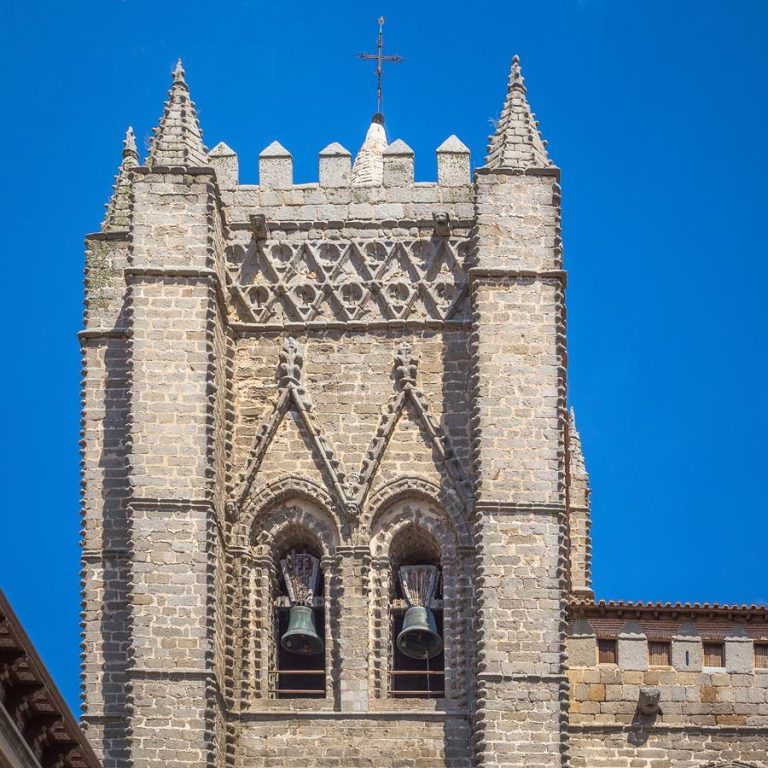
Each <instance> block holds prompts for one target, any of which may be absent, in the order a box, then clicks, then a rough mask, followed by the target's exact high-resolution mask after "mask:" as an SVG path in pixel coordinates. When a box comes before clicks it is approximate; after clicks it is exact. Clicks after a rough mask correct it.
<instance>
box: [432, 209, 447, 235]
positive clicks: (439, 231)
mask: <svg viewBox="0 0 768 768" xmlns="http://www.w3.org/2000/svg"><path fill="white" fill-rule="evenodd" d="M432 220H433V221H434V223H435V234H436V235H437V236H438V237H449V236H450V234H451V215H450V214H449V213H448V211H438V212H436V213H433V214H432Z"/></svg>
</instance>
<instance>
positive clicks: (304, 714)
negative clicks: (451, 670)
mask: <svg viewBox="0 0 768 768" xmlns="http://www.w3.org/2000/svg"><path fill="white" fill-rule="evenodd" d="M470 717H472V713H471V712H470V711H469V710H444V709H436V710H422V709H392V710H375V711H370V710H369V711H368V712H341V711H339V710H330V709H317V710H310V709H294V710H289V709H284V710H281V709H272V710H266V709H265V710H263V711H260V712H254V711H250V712H231V711H227V720H236V721H240V722H255V721H259V720H292V719H302V720H403V719H412V720H445V719H447V718H451V719H454V718H455V719H458V720H464V719H467V718H470Z"/></svg>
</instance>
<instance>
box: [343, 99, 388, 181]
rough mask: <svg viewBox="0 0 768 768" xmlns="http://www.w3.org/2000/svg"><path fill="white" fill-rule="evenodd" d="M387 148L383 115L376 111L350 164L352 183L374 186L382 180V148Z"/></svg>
mask: <svg viewBox="0 0 768 768" xmlns="http://www.w3.org/2000/svg"><path fill="white" fill-rule="evenodd" d="M386 148H387V133H386V131H385V130H384V116H383V115H382V114H381V113H380V112H377V113H376V114H375V115H374V116H373V117H372V118H371V125H370V127H369V128H368V132H367V133H366V134H365V141H364V142H363V146H362V147H360V151H359V152H358V153H357V157H356V158H355V164H354V165H353V166H352V185H353V186H355V187H374V186H378V185H379V184H382V183H383V180H384V150H385V149H386Z"/></svg>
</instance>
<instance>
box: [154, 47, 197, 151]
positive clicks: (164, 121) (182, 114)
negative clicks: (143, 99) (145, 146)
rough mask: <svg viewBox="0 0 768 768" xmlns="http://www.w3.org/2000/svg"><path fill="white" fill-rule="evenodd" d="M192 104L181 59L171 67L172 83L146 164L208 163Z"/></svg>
mask: <svg viewBox="0 0 768 768" xmlns="http://www.w3.org/2000/svg"><path fill="white" fill-rule="evenodd" d="M208 164H209V163H208V158H207V156H206V153H205V147H204V146H203V137H202V134H201V133H200V124H199V123H198V121H197V112H196V111H195V105H194V103H193V102H192V100H191V99H190V97H189V88H188V87H187V81H186V80H185V79H184V68H183V67H182V66H181V59H179V61H178V63H177V64H176V68H175V69H174V70H173V83H172V84H171V90H170V91H169V92H168V98H167V99H166V102H165V110H164V111H163V116H162V117H161V118H160V124H159V125H158V126H157V128H155V131H154V136H153V137H152V141H151V143H150V145H149V156H148V157H147V165H148V166H153V165H166V166H167V165H184V166H189V165H193V166H204V165H208Z"/></svg>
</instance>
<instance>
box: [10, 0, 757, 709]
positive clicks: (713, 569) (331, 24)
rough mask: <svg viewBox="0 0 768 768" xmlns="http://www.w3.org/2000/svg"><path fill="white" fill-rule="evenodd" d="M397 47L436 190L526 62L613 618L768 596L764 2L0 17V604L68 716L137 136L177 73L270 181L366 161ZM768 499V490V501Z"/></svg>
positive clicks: (602, 583)
mask: <svg viewBox="0 0 768 768" xmlns="http://www.w3.org/2000/svg"><path fill="white" fill-rule="evenodd" d="M380 13H381V14H383V15H384V16H385V17H386V20H387V26H386V43H387V46H388V47H389V48H390V50H391V51H393V52H397V53H400V54H402V55H403V56H404V57H405V58H406V61H405V63H403V64H400V65H398V66H397V67H395V68H391V72H389V73H387V75H386V81H385V113H386V116H387V123H388V129H389V134H390V139H394V138H397V137H400V138H403V139H404V140H405V141H406V142H407V143H408V144H409V145H410V146H412V147H413V148H414V150H415V152H416V174H417V178H418V179H421V180H429V179H434V178H435V159H434V150H435V148H436V147H437V146H438V145H439V144H440V143H441V142H442V141H443V140H444V139H445V138H446V137H447V136H448V135H450V134H451V133H456V134H457V135H458V136H459V137H460V138H461V139H462V140H463V141H464V142H465V143H466V144H467V145H468V146H469V147H470V148H471V150H472V155H473V161H474V162H475V163H476V164H480V163H481V162H482V158H483V153H484V149H485V141H486V138H487V135H488V133H489V131H490V120H491V118H494V117H497V116H498V112H499V110H500V108H501V103H502V99H503V96H504V86H505V81H506V77H507V72H508V69H509V64H510V59H511V57H512V54H513V53H515V52H517V53H519V54H520V56H521V57H522V64H523V71H524V74H525V76H526V80H527V84H528V91H529V96H530V99H531V102H532V104H533V108H534V110H535V111H536V113H537V115H538V117H539V119H540V120H541V127H542V131H543V133H544V136H545V138H547V139H548V140H549V148H550V151H551V155H552V157H553V158H554V160H555V162H556V163H557V164H558V165H559V166H560V167H561V168H562V170H563V208H564V240H565V256H566V264H567V268H568V270H569V274H570V278H569V287H568V310H569V312H568V341H569V361H570V398H571V402H572V403H573V405H574V406H575V408H576V414H577V421H578V425H579V429H580V431H581V434H582V438H583V442H584V447H585V451H586V457H587V464H588V469H589V471H590V473H591V476H592V484H593V518H594V527H593V534H594V578H595V589H596V592H597V595H598V597H601V598H624V599H662V600H718V601H729V602H731V601H732V602H735V601H739V602H742V601H744V602H757V601H763V602H766V601H768V584H767V583H766V568H765V563H766V544H767V543H768V522H767V520H768V515H767V514H766V513H768V509H767V506H768V505H767V504H766V499H765V493H764V485H765V478H766V472H765V468H764V450H765V436H766V434H767V433H768V423H767V419H766V410H765V391H766V378H767V374H768V366H767V365H766V360H765V354H766V328H767V326H768V322H767V320H768V310H767V309H766V300H765V296H764V292H765V286H766V280H767V278H768V274H767V273H768V265H767V263H766V261H767V260H766V255H767V254H766V250H767V249H766V242H765V234H764V229H765V217H766V213H765V211H766V193H765V178H766V176H767V175H768V160H767V159H766V152H765V146H766V143H765V136H766V127H765V124H766V116H767V114H768V113H767V110H766V87H765V84H766V82H767V81H768V59H767V58H766V56H765V40H766V37H768V3H765V2H758V1H757V0H755V1H754V2H729V3H723V2H719V1H718V2H714V1H713V0H708V1H702V0H699V1H698V2H681V1H680V0H677V1H676V2H669V0H642V1H640V0H637V1H636V2H633V1H630V0H622V1H621V2H617V1H616V0H560V1H555V0H549V1H537V2H530V1H528V2H520V1H518V0H503V1H502V0H491V1H490V2H485V3H467V2H454V1H453V0H446V1H445V2H440V3H433V2H413V0H411V1H410V2H407V3H406V2H389V1H388V0H382V1H381V2H379V3H371V2H368V0H357V2H354V3H351V2H332V1H326V2H322V3H318V2H268V1H267V0H260V1H259V2H256V1H255V0H251V1H249V0H241V1H240V2H232V1H227V0H220V1H219V2H216V3H213V2H209V3H203V2H195V1H193V0H186V1H184V2H182V1H181V0H164V1H163V2H149V0H144V1H138V0H124V1H123V2H117V1H116V0H88V1H87V2H71V0H68V1H67V2H63V1H62V2H53V1H52V0H39V2H37V3H29V2H26V1H22V0H0V78H2V83H0V85H2V99H3V107H4V108H3V111H2V119H0V146H2V148H3V161H2V166H3V170H2V174H1V175H0V203H1V205H0V211H2V217H3V246H4V247H3V270H4V272H3V282H4V285H5V293H4V296H3V300H2V303H0V311H2V323H1V324H0V328H1V329H2V335H3V338H2V345H3V346H2V348H3V350H4V364H3V374H4V375H3V376H2V379H1V380H0V386H2V394H1V396H0V407H2V424H3V427H4V430H3V431H4V434H5V440H4V444H3V449H2V454H3V455H2V465H1V466H2V472H3V478H2V479H3V489H4V499H3V510H2V515H3V522H2V528H0V530H2V536H3V542H2V549H1V554H0V584H1V585H2V586H3V587H4V589H5V590H6V592H7V594H8V595H9V597H10V599H11V601H12V603H13V604H14V606H15V608H16V610H17V612H18V613H19V615H20V617H21V618H22V620H23V621H24V623H25V625H26V627H27V629H28V631H29V633H30V635H31V636H32V639H33V640H34V641H35V642H36V643H37V645H38V647H39V649H40V652H41V653H42V656H43V658H44V660H45V661H46V662H47V664H48V665H49V667H50V669H51V671H52V673H53V675H54V678H55V679H56V680H57V681H58V683H59V684H60V686H61V688H62V689H63V691H64V693H65V695H66V696H67V698H68V700H69V701H70V703H71V704H72V706H73V707H75V706H76V702H77V686H78V642H79V640H78V588H79V586H78V552H79V550H78V528H79V517H78V516H79V512H78V479H79V477H78V445H77V441H78V418H79V414H78V409H79V401H78V397H79V392H78V389H79V380H80V362H79V354H78V347H77V342H76V338H75V334H76V332H77V330H78V329H79V328H80V324H81V311H82V308H81V288H82V286H81V279H82V277H81V274H82V265H83V245H82V240H83V235H84V234H85V233H86V232H91V231H94V230H96V229H97V228H98V226H99V222H100V221H101V218H102V214H103V206H104V204H105V202H106V201H107V198H108V196H109V192H110V188H111V184H112V177H113V174H114V172H115V169H116V166H117V163H118V161H119V156H120V142H121V139H122V136H123V133H124V131H125V129H126V127H127V126H128V125H129V124H131V125H133V126H134V128H135V129H136V133H137V136H138V137H139V141H140V142H142V143H143V141H144V140H145V139H146V137H147V136H149V133H150V130H151V128H152V127H153V126H154V125H155V124H156V122H157V119H158V117H159V115H160V113H161V110H162V105H163V100H164V97H165V94H166V91H167V89H168V86H169V84H170V72H171V69H172V67H173V65H174V63H175V60H176V57H177V56H182V57H183V59H184V64H185V67H186V70H187V79H188V82H189V84H190V88H191V90H192V96H193V99H194V100H195V101H196V102H197V105H198V108H199V113H200V119H201V123H202V127H203V131H204V136H205V140H206V143H207V144H208V146H209V147H212V146H214V145H215V144H216V143H217V142H218V141H220V140H224V141H226V142H227V143H228V144H229V145H230V146H232V147H233V148H234V149H235V150H236V151H237V152H238V153H239V155H240V168H241V179H242V180H243V181H244V182H249V183H255V182H256V181H257V176H256V167H257V155H258V153H259V151H260V150H261V149H263V148H264V147H265V146H266V145H267V144H269V143H270V142H271V141H272V140H273V139H278V140H279V141H280V142H281V143H282V144H284V145H285V146H286V147H287V148H288V149H290V150H291V151H292V152H293V155H294V158H295V167H296V178H297V180H298V181H311V180H315V179H316V178H317V153H318V151H319V150H320V149H321V148H322V147H324V146H325V145H326V144H328V143H330V142H331V141H339V142H341V143H342V144H344V145H345V146H347V147H348V148H350V149H351V150H352V151H355V150H356V149H357V148H358V146H359V144H360V142H361V140H362V138H363V134H364V131H365V128H366V125H367V123H368V120H369V117H370V114H371V112H372V111H374V108H375V80H374V75H373V69H372V66H371V65H370V64H366V63H363V62H360V61H358V60H356V59H355V58H354V54H355V53H356V52H358V51H361V50H371V49H372V48H373V46H374V45H375V34H376V17H377V16H378V15H379V14H380ZM761 478H762V479H761Z"/></svg>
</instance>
